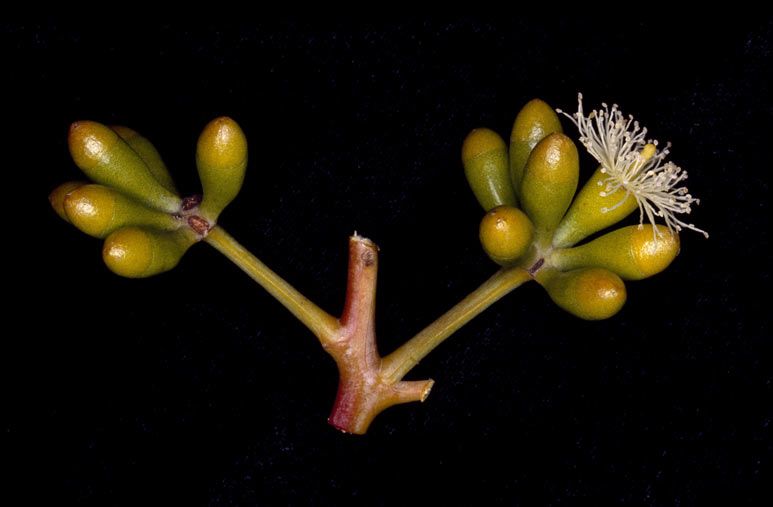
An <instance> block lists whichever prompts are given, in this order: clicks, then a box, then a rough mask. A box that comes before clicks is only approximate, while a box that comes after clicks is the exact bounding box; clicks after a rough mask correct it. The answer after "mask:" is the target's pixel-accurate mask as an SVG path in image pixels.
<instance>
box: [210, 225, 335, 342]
mask: <svg viewBox="0 0 773 507" xmlns="http://www.w3.org/2000/svg"><path fill="white" fill-rule="evenodd" d="M204 241H206V242H207V243H209V244H210V245H212V246H213V247H214V248H215V249H216V250H217V251H219V252H220V253H222V254H223V255H225V256H226V257H227V258H228V259H230V260H231V261H232V262H233V263H234V264H236V265H237V266H239V267H240V268H241V269H242V271H244V272H245V273H247V274H248V275H249V276H250V278H252V279H253V280H255V281H256V282H258V284H260V286H261V287H263V288H264V289H266V290H267V291H268V292H269V294H271V295H272V296H274V298H276V299H277V300H278V301H279V302H280V303H282V305H284V307H285V308H287V309H288V310H290V312H291V313H292V314H293V315H295V317H296V318H297V319H298V320H300V321H301V322H303V324H304V325H305V326H306V327H308V328H309V329H310V330H311V332H312V333H314V334H315V335H316V336H317V337H318V338H319V339H320V341H322V342H323V344H324V343H328V342H330V341H332V340H333V339H334V338H335V337H336V336H337V334H338V330H339V327H340V326H339V322H338V319H336V318H335V317H333V316H331V315H330V314H328V313H327V312H325V311H324V310H322V309H321V308H319V307H318V306H317V305H315V304H314V303H312V302H311V301H310V300H308V299H307V298H306V297H305V296H304V295H303V294H301V293H300V292H298V291H297V290H296V289H295V288H294V287H293V286H292V285H290V284H289V283H287V282H286V281H284V280H283V279H282V278H281V277H280V276H279V275H277V274H276V273H274V272H273V271H271V269H269V267H268V266H266V265H265V264H263V263H262V262H261V261H260V260H259V259H258V258H257V257H255V256H254V255H252V254H251V253H250V252H248V251H247V250H246V249H245V248H244V247H243V246H242V245H241V244H239V242H238V241H236V240H235V239H234V238H233V237H231V235H230V234H228V233H227V232H225V230H223V229H222V228H221V227H220V226H215V227H213V228H212V230H210V231H209V234H208V235H207V236H206V238H205V239H204Z"/></svg>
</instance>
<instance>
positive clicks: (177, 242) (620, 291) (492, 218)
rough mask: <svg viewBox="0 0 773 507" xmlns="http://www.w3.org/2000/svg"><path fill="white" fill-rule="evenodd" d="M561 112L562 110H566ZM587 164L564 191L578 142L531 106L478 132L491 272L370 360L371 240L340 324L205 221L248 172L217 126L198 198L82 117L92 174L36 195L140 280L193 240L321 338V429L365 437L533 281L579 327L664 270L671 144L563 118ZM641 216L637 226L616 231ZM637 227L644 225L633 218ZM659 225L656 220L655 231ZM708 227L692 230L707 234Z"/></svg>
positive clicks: (117, 130)
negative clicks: (440, 357)
mask: <svg viewBox="0 0 773 507" xmlns="http://www.w3.org/2000/svg"><path fill="white" fill-rule="evenodd" d="M567 116H568V115H567ZM569 118H570V119H571V121H572V122H573V123H574V124H575V125H576V126H577V127H578V129H579V131H580V142H581V144H582V145H583V146H584V147H585V148H586V149H587V150H588V151H589V153H590V154H591V155H592V156H593V157H594V158H595V159H596V160H597V161H598V162H599V164H600V166H599V168H598V169H597V170H596V171H595V172H594V173H593V175H592V176H591V177H590V179H589V180H588V182H586V183H585V185H584V186H583V187H582V188H580V190H579V192H577V187H578V182H579V177H580V169H579V165H580V164H579V158H580V157H579V153H578V150H577V147H576V145H575V143H574V142H573V141H572V140H571V139H570V138H569V137H568V136H566V135H565V134H564V133H563V128H562V126H561V122H560V120H559V117H558V115H557V114H556V112H555V111H554V110H553V109H552V108H551V107H550V106H548V105H547V104H546V103H545V102H543V101H541V100H537V99H535V100H532V101H531V102H529V103H528V104H526V105H525V106H524V107H523V109H522V110H521V111H520V113H518V116H517V117H516V119H515V123H514V125H513V129H512V132H511V135H510V142H509V144H508V143H505V141H504V140H503V139H502V138H501V137H500V136H499V135H498V134H497V133H496V132H494V131H492V130H489V129H485V128H479V129H475V130H473V131H472V132H470V134H469V135H468V136H467V139H466V140H465V141H464V144H463V146H462V165H463V167H464V172H465V175H466V177H467V180H468V182H469V184H470V188H471V189H472V191H473V194H474V195H475V197H476V198H477V200H478V202H480V204H481V206H482V207H483V210H484V216H483V219H482V220H481V222H480V228H479V231H478V232H479V237H480V242H481V245H482V246H483V250H484V251H485V252H486V254H488V256H489V257H490V258H491V260H493V261H494V262H495V263H496V264H498V265H499V268H498V270H497V271H496V272H495V273H494V274H493V276H491V277H490V278H489V279H488V280H486V281H485V282H484V283H483V284H481V286H480V287H478V288H477V289H476V290H474V291H473V292H471V293H470V294H468V295H467V296H466V297H464V298H463V299H462V300H461V301H460V302H459V303H458V304H457V305H455V306H454V307H452V308H451V309H449V310H448V311H447V312H446V313H445V314H443V315H442V316H440V317H439V318H438V319H437V320H435V321H434V322H432V323H431V324H429V325H428V326H427V327H426V328H425V329H423V330H422V331H420V332H419V333H418V334H416V335H415V336H414V337H412V338H411V339H409V340H408V341H406V342H405V343H404V344H403V345H401V346H400V347H398V348H397V349H396V350H394V351H392V352H391V353H390V354H387V355H385V356H382V355H381V354H380V352H379V350H378V343H377V340H376V321H375V303H376V280H377V271H378V247H377V246H376V245H375V243H373V242H372V241H370V240H369V239H367V238H364V237H362V236H359V235H357V234H355V235H353V236H352V237H351V238H350V239H349V269H348V273H347V284H346V299H345V301H344V305H343V311H342V312H341V314H340V317H334V316H332V315H330V314H329V313H327V312H325V311H324V310H322V309H321V308H319V307H318V306H317V305H315V304H314V303H313V302H311V301H309V300H308V299H307V298H306V297H304V296H303V295H302V294H301V293H300V292H299V291H298V290H296V289H295V288H294V287H292V285H290V284H289V283H287V282H286V281H285V280H284V279H282V278H281V277H280V276H279V275H277V274H276V273H274V272H273V271H272V270H271V269H269V268H268V267H267V266H266V265H265V264H264V263H263V262H261V261H260V260H259V259H258V258H257V257H255V256H254V255H252V254H251V253H250V252H248V251H247V250H246V249H245V248H244V247H242V246H241V245H240V244H239V243H238V242H237V241H236V240H235V239H234V238H233V237H231V236H230V235H229V234H228V233H226V232H225V230H224V229H223V228H222V227H221V226H220V225H219V224H218V219H219V217H220V214H221V212H222V211H223V210H224V209H225V207H226V206H228V204H229V203H231V201H232V200H233V199H234V198H235V197H236V196H237V194H238V193H239V191H240V189H241V187H242V184H243V182H244V176H245V170H246V167H247V140H246V137H245V135H244V133H243V132H242V130H241V128H239V126H238V125H237V124H236V122H234V121H233V120H231V119H230V118H225V117H223V118H217V119H215V120H213V121H212V122H210V123H209V124H208V125H207V126H206V127H205V128H204V131H203V132H202V134H201V136H200V138H199V142H198V146H197V148H196V165H197V168H198V173H199V178H200V180H201V186H202V195H190V196H185V197H183V196H181V195H180V194H179V192H178V191H177V189H176V187H175V184H174V182H173V180H172V178H171V176H170V174H169V171H168V170H167V168H166V166H165V164H164V162H163V161H162V159H161V156H160V155H159V154H158V152H157V151H156V149H155V148H154V147H153V145H152V144H151V143H150V142H149V141H148V140H147V139H145V138H144V137H142V136H141V135H140V134H138V133H137V132H135V131H133V130H131V129H129V128H126V127H107V126H105V125H102V124H99V123H95V122H91V121H81V122H77V123H74V124H73V125H72V127H71V129H70V135H69V146H70V153H71V155H72V158H73V160H74V161H75V164H76V165H77V166H78V167H79V168H80V169H81V170H82V171H83V173H84V174H85V175H86V176H87V177H88V178H89V179H90V180H91V181H90V182H83V181H73V182H67V183H64V184H62V185H60V186H59V187H58V188H56V189H55V190H54V191H53V192H52V193H51V195H50V196H49V200H50V202H51V205H52V206H53V208H54V210H55V211H56V213H57V214H59V216H60V217H62V218H63V219H64V220H66V221H68V222H70V223H71V224H73V225H74V226H75V227H77V228H78V229H80V230H81V231H83V232H85V233H86V234H89V235H91V236H94V237H96V238H100V239H103V240H104V246H103V249H102V256H103V259H104V261H105V264H106V265H107V267H108V268H110V270H112V271H113V272H115V273H117V274H119V275H122V276H125V277H130V278H143V277H148V276H152V275H156V274H159V273H163V272H165V271H168V270H170V269H172V268H174V267H175V266H176V265H177V264H178V263H179V262H180V259H181V258H182V257H183V255H184V254H185V252H186V251H187V250H188V248H190V247H191V246H192V245H193V244H194V243H197V242H200V241H203V242H205V243H207V244H209V245H211V246H212V247H214V248H215V249H216V250H218V251H219V252H220V253H222V254H223V255H224V256H225V257H226V258H228V259H229V260H231V261H232V262H233V263H234V264H236V265H237V266H238V267H239V268H241V269H242V270H243V271H244V272H245V273H247V275H249V276H250V277H251V278H252V279H253V280H255V281H256V282H257V283H258V284H260V285H261V286H262V287H263V288H264V289H266V291H268V292H269V293H270V294H271V295H272V296H273V297H274V298H276V299H277V301H279V302H280V303H281V304H282V305H284V306H285V307H286V308H287V309H288V310H289V311H290V312H292V314H293V315H294V316H295V317H296V318H297V319H298V320H300V321H301V322H302V323H303V324H304V325H305V326H306V327H307V328H308V329H309V330H310V331H311V332H312V333H313V334H314V335H315V336H316V337H317V338H318V339H319V341H320V343H321V345H322V347H323V348H324V349H325V350H326V351H327V352H328V353H329V354H330V355H331V356H332V358H333V360H334V361H335V362H336V365H337V366H338V370H339V387H338V393H337V396H336V398H335V402H334V405H333V409H332V411H331V413H330V417H329V418H328V421H329V423H330V424H331V425H332V426H334V427H336V428H337V429H339V430H341V431H344V432H347V433H356V434H362V433H365V432H366V431H367V429H368V427H369V426H370V424H371V422H372V421H373V419H374V418H375V417H376V416H377V415H378V414H379V413H380V412H382V411H383V410H385V409H387V408H389V407H391V406H393V405H396V404H399V403H407V402H412V401H424V400H425V399H427V396H428V395H429V393H430V390H431V388H432V386H433V381H432V380H431V379H424V380H405V378H404V377H405V376H406V375H407V374H408V373H409V372H410V371H411V369H412V368H413V367H414V366H415V365H416V364H417V363H418V362H419V361H420V360H421V359H422V358H424V357H425V356H426V355H427V354H429V352H431V351H432V350H433V349H434V348H435V347H437V346H438V345H439V344H440V343H442V342H443V341H444V340H445V339H446V338H448V337H449V336H451V335H452V334H453V333H454V332H455V331H457V330H458V329H459V328H461V327H462V326H464V325H465V324H466V323H467V322H469V321H470V320H471V319H473V318H474V317H476V316H477V315H479V314H480V313H482V312H483V311H484V310H485V309H486V308H488V307H489V306H490V305H492V304H493V303H495V302H496V301H498V300H499V299H501V298H502V297H504V296H506V295H507V294H508V293H510V292H511V291H512V290H513V289H515V288H517V287H518V286H520V285H521V284H523V283H526V282H529V281H532V280H534V281H536V282H537V283H539V284H540V285H542V287H544V288H545V290H546V291H547V293H548V295H549V296H550V298H551V299H552V300H553V301H554V302H555V303H556V304H557V305H558V306H559V307H561V308H563V309H564V310H566V311H568V312H570V313H572V314H573V315H576V316H577V317H580V318H582V319H588V320H600V319H606V318H609V317H611V316H613V315H615V314H616V313H617V312H619V311H620V309H621V308H622V307H623V304H624V303H625V300H626V286H625V283H624V281H623V280H641V279H643V278H647V277H649V276H652V275H654V274H656V273H659V272H660V271H662V270H664V269H665V268H666V267H667V266H668V265H669V264H670V263H671V262H672V261H673V260H674V258H675V257H676V256H677V254H678V253H679V237H678V231H680V230H681V229H682V228H689V229H693V230H696V231H699V232H703V231H701V230H700V229H697V228H696V227H695V226H694V225H692V224H688V223H686V222H684V221H682V220H681V219H680V218H679V216H678V215H679V214H682V213H689V212H690V207H691V204H694V203H697V199H695V198H693V197H692V196H691V195H690V194H689V192H688V191H687V189H686V188H685V187H684V186H682V185H681V182H682V181H684V179H685V178H686V177H687V175H686V173H685V172H684V171H682V170H681V169H680V168H679V167H678V166H676V165H674V164H673V163H672V162H666V161H665V157H666V155H667V154H668V149H667V148H666V149H664V150H663V151H659V150H658V148H657V141H650V140H646V139H645V135H646V132H647V130H646V129H643V128H641V127H640V126H639V124H638V123H637V122H635V121H634V120H633V118H631V117H628V118H626V117H624V116H623V115H622V113H621V112H620V110H619V108H618V107H617V106H613V107H612V109H611V110H610V109H609V108H607V107H606V106H602V109H599V110H596V111H592V112H591V113H590V114H589V115H587V116H586V115H585V114H584V112H583V108H582V96H580V100H579V109H578V112H577V113H575V114H574V115H572V116H569ZM637 208H638V209H639V211H640V213H639V224H638V225H623V226H620V227H618V228H616V229H613V230H611V231H608V232H606V233H605V234H601V235H598V236H597V237H594V238H592V239H591V240H588V239H587V238H589V237H591V235H593V234H595V233H599V232H603V231H604V230H605V229H607V228H609V227H612V226H614V225H615V224H618V223H619V222H620V221H622V220H623V219H625V218H626V217H627V216H628V215H630V214H631V213H633V211H635V210H636V209H637ZM645 217H646V218H647V220H648V221H649V223H647V224H645V223H644V218H645ZM657 219H661V220H662V222H663V223H662V224H658V223H656V220H657ZM704 234H705V233H704Z"/></svg>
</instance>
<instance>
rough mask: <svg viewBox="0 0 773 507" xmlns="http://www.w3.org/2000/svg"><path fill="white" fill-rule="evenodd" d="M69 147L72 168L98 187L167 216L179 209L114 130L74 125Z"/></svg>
mask: <svg viewBox="0 0 773 507" xmlns="http://www.w3.org/2000/svg"><path fill="white" fill-rule="evenodd" d="M69 144H70V154H71V155H72V158H73V160H74V161H75V164H76V165H77V166H78V167H80V168H81V170H82V171H83V172H84V173H86V175H87V176H89V177H90V178H91V179H93V180H94V181H96V182H97V183H101V184H103V185H107V186H110V187H113V188H115V189H117V190H120V191H121V192H124V193H125V194H127V195H129V196H131V197H134V198H135V199H137V200H138V201H140V202H143V203H145V204H147V205H148V206H150V207H153V208H156V209H159V210H162V211H166V212H168V213H175V212H177V211H178V210H179V209H180V198H179V197H177V196H176V195H174V194H173V193H172V192H170V191H169V190H167V189H166V188H164V187H163V186H162V185H161V184H160V183H159V182H158V181H157V180H156V179H155V178H154V177H153V175H152V174H151V172H150V170H149V169H148V166H146V165H145V162H143V161H142V159H141V158H140V156H139V155H138V154H137V152H136V151H134V150H133V149H132V148H131V147H130V146H129V145H128V144H126V142H125V141H124V140H123V139H121V138H120V137H119V136H118V134H116V133H115V131H114V130H113V129H111V128H109V127H106V126H105V125H102V124H101V123H96V122H92V121H81V122H76V123H73V124H72V126H71V127H70V136H69Z"/></svg>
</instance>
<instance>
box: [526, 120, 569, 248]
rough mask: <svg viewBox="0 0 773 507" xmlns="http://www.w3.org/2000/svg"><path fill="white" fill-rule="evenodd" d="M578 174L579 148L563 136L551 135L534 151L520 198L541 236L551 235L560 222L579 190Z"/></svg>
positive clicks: (527, 164) (528, 163)
mask: <svg viewBox="0 0 773 507" xmlns="http://www.w3.org/2000/svg"><path fill="white" fill-rule="evenodd" d="M579 172H580V163H579V157H578V154H577V148H576V147H575V145H574V143H573V142H572V140H571V139H569V138H568V137H566V136H565V135H564V134H560V133H553V134H550V135H549V136H547V137H546V138H545V139H543V140H542V141H540V142H539V143H537V146H535V147H534V149H533V150H532V152H531V155H530V156H529V160H528V162H526V169H525V171H524V175H523V181H522V182H521V191H520V194H519V195H520V197H521V207H522V208H523V210H524V211H525V212H526V214H527V215H529V217H530V218H531V220H532V221H533V222H534V227H535V228H536V229H537V234H538V235H539V234H540V233H543V234H548V233H551V232H552V231H553V230H554V229H555V227H556V226H557V225H558V223H559V222H560V221H561V218H562V217H563V216H564V213H566V209H567V208H568V207H569V204H570V203H571V202H572V196H574V192H575V191H576V190H577V179H578V178H579Z"/></svg>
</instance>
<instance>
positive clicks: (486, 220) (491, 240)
mask: <svg viewBox="0 0 773 507" xmlns="http://www.w3.org/2000/svg"><path fill="white" fill-rule="evenodd" d="M533 235H534V226H533V225H532V223H531V220H529V217H527V216H526V214H525V213H524V212H523V211H521V210H519V209H518V208H513V207H512V206H497V207H496V208H494V209H492V210H491V211H489V212H488V213H486V215H485V216H484V217H483V220H481V221H480V243H481V245H483V250H484V251H485V252H486V254H487V255H488V256H489V257H490V258H491V260H493V261H494V262H496V263H497V264H501V265H503V266H505V265H509V264H512V263H514V262H515V261H516V260H518V258H520V257H521V256H523V254H524V253H526V250H528V249H529V246H530V245H531V241H532V237H533Z"/></svg>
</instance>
